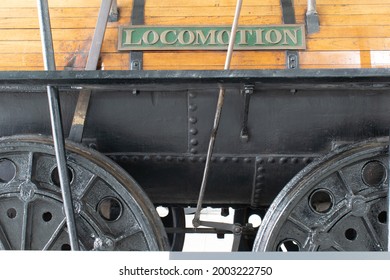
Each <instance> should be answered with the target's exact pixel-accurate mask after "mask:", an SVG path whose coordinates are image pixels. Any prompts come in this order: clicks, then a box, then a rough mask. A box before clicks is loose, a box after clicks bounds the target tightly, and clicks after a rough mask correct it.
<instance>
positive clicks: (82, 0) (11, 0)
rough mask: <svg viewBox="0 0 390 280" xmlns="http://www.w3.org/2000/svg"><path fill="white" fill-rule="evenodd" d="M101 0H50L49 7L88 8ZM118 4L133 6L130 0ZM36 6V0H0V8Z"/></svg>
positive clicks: (98, 3)
mask: <svg viewBox="0 0 390 280" xmlns="http://www.w3.org/2000/svg"><path fill="white" fill-rule="evenodd" d="M100 4H101V0H50V1H49V7H50V8H52V7H77V8H90V7H100ZM118 6H119V7H122V6H129V7H132V6H133V1H132V0H118ZM23 7H29V8H36V7H37V1H36V0H1V2H0V8H23Z"/></svg>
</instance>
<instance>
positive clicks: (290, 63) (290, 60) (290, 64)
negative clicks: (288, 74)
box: [286, 51, 299, 69]
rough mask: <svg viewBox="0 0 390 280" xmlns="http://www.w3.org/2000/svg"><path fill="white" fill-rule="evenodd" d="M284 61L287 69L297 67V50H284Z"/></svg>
mask: <svg viewBox="0 0 390 280" xmlns="http://www.w3.org/2000/svg"><path fill="white" fill-rule="evenodd" d="M286 60H287V61H286V63H287V69H298V68H299V56H298V52H297V51H287V52H286Z"/></svg>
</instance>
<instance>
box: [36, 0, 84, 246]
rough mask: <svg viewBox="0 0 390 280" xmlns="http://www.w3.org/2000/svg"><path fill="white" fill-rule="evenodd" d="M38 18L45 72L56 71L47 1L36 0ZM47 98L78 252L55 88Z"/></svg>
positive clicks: (50, 88) (68, 217)
mask: <svg viewBox="0 0 390 280" xmlns="http://www.w3.org/2000/svg"><path fill="white" fill-rule="evenodd" d="M38 16H39V26H40V31H41V40H42V49H43V61H44V65H45V70H50V71H54V70H55V69H56V65H55V59H54V50H53V40H52V36H51V27H50V15H49V6H48V3H47V0H38ZM47 96H48V101H49V109H50V120H51V127H52V133H53V141H54V150H55V155H56V161H57V169H58V175H59V178H60V185H61V192H62V199H63V201H64V209H65V216H66V222H67V228H68V233H69V240H70V245H71V248H72V250H79V244H78V239H77V231H76V222H75V217H74V212H73V202H72V195H71V190H70V184H69V178H68V172H67V166H66V157H65V142H64V135H63V129H62V120H61V110H60V99H59V94H58V90H57V88H56V87H53V86H47Z"/></svg>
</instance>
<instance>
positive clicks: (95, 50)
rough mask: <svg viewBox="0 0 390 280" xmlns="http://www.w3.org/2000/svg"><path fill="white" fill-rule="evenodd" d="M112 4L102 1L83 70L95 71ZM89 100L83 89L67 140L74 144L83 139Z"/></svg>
mask: <svg viewBox="0 0 390 280" xmlns="http://www.w3.org/2000/svg"><path fill="white" fill-rule="evenodd" d="M113 4H115V5H116V1H114V0H102V3H101V5H100V9H99V15H98V19H97V22H96V27H95V32H94V34H93V38H92V43H91V47H90V49H89V53H88V59H87V63H86V65H85V70H96V67H97V64H98V61H99V56H100V50H101V48H102V45H103V39H104V33H105V31H106V26H107V21H108V18H109V14H110V10H111V7H112V6H113ZM90 98H91V90H90V89H83V90H81V91H80V93H79V98H78V100H77V104H76V109H75V112H74V115H73V120H72V126H71V128H70V132H69V139H70V140H72V141H74V142H81V140H82V138H83V132H84V124H85V119H86V117H87V112H88V107H89V100H90Z"/></svg>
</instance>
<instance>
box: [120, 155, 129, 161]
mask: <svg viewBox="0 0 390 280" xmlns="http://www.w3.org/2000/svg"><path fill="white" fill-rule="evenodd" d="M121 161H122V162H128V161H129V157H128V156H121Z"/></svg>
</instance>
